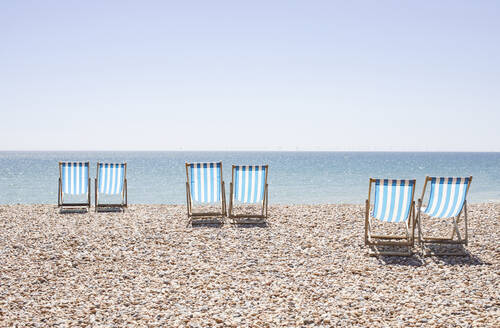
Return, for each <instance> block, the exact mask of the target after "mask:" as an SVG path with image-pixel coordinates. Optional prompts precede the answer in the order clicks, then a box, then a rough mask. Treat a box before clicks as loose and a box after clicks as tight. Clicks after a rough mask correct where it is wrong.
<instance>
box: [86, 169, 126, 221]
mask: <svg viewBox="0 0 500 328" xmlns="http://www.w3.org/2000/svg"><path fill="white" fill-rule="evenodd" d="M94 190H95V211H96V212H98V211H100V210H103V211H112V210H123V211H125V208H127V200H128V195H127V163H99V162H97V173H96V178H95V189H94ZM100 194H105V195H119V196H121V200H120V203H102V202H101V200H100V199H99V195H100Z"/></svg>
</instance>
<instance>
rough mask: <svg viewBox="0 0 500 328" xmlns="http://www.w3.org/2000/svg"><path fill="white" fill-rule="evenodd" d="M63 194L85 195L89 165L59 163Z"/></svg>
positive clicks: (87, 185) (87, 186)
mask: <svg viewBox="0 0 500 328" xmlns="http://www.w3.org/2000/svg"><path fill="white" fill-rule="evenodd" d="M61 173H62V177H61V183H62V188H63V192H64V193H65V194H71V195H81V194H86V193H87V190H88V188H89V184H88V182H89V180H88V178H89V163H70V162H64V163H61Z"/></svg>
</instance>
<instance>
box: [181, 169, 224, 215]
mask: <svg viewBox="0 0 500 328" xmlns="http://www.w3.org/2000/svg"><path fill="white" fill-rule="evenodd" d="M186 201H187V212H188V218H189V222H190V223H191V222H192V220H193V218H202V217H205V218H209V217H215V218H223V217H224V216H225V215H226V196H225V191H224V180H223V179H222V163H221V162H217V163H186ZM218 203H220V205H221V210H220V211H212V210H208V212H195V211H193V206H194V205H202V206H204V205H205V206H206V205H209V204H218Z"/></svg>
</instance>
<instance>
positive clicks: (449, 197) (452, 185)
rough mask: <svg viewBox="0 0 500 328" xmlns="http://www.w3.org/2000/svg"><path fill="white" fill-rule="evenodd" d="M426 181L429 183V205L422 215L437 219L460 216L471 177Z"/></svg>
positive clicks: (431, 178) (430, 178)
mask: <svg viewBox="0 0 500 328" xmlns="http://www.w3.org/2000/svg"><path fill="white" fill-rule="evenodd" d="M427 181H430V183H431V187H430V195H429V203H428V205H427V207H426V209H425V211H424V213H425V214H427V215H429V216H432V217H437V218H452V217H455V216H457V215H458V214H460V212H461V211H462V207H463V206H464V202H465V197H466V196H467V191H468V189H469V185H470V181H471V177H466V178H436V177H427V178H426V182H427ZM424 192H425V190H424Z"/></svg>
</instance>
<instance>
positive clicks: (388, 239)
mask: <svg viewBox="0 0 500 328" xmlns="http://www.w3.org/2000/svg"><path fill="white" fill-rule="evenodd" d="M372 185H373V186H374V193H375V194H374V201H373V206H372V212H371V214H370V206H371V205H370V197H371V191H372ZM414 192H415V180H393V179H370V187H369V190H368V199H367V200H366V211H365V245H367V246H370V247H372V248H373V249H374V252H372V253H370V255H396V256H410V255H411V254H412V250H411V248H412V247H413V244H414V239H415V238H414V231H415V202H414V201H413V195H414ZM374 219H377V220H379V221H381V222H384V223H385V222H389V223H403V224H404V228H405V230H406V232H405V234H404V235H374V234H372V229H373V228H372V225H373V220H374ZM377 246H402V247H405V248H406V249H407V251H405V252H404V251H403V252H402V251H379V250H377Z"/></svg>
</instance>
